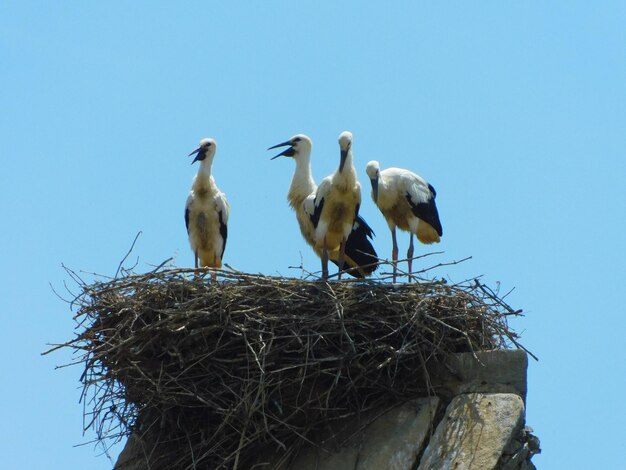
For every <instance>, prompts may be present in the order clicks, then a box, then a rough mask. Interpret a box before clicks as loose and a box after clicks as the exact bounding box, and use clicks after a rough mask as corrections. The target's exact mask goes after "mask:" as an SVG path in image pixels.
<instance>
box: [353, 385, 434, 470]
mask: <svg viewBox="0 0 626 470" xmlns="http://www.w3.org/2000/svg"><path fill="white" fill-rule="evenodd" d="M438 408H439V398H436V397H432V398H423V399H419V400H412V401H410V402H408V403H405V404H404V405H402V406H399V407H397V408H394V409H393V410H391V411H388V412H387V413H385V414H384V415H382V416H381V417H380V418H378V419H377V420H376V421H374V422H373V423H372V424H370V425H369V426H368V427H367V429H366V430H365V436H364V439H363V442H362V445H361V452H360V453H359V458H358V462H357V466H356V470H378V469H387V470H409V469H411V468H414V467H415V464H416V461H417V456H418V454H419V452H420V451H421V449H422V446H423V445H424V441H425V440H426V438H427V437H428V436H429V433H430V430H431V428H432V423H433V419H434V418H435V415H436V413H437V409H438Z"/></svg>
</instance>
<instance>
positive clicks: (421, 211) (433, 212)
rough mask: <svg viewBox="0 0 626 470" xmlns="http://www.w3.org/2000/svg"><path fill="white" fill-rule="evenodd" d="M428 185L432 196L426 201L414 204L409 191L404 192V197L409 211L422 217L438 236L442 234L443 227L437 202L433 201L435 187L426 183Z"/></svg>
mask: <svg viewBox="0 0 626 470" xmlns="http://www.w3.org/2000/svg"><path fill="white" fill-rule="evenodd" d="M428 187H429V188H430V189H431V192H432V193H433V196H432V197H431V198H430V199H429V200H428V202H420V203H419V204H415V203H414V202H413V200H412V199H411V195H410V194H409V193H406V199H407V201H409V205H410V206H411V211H412V212H413V214H414V215H415V217H417V218H419V219H422V220H423V221H424V222H426V223H427V224H429V225H430V226H431V227H432V228H434V229H435V231H436V232H437V233H438V234H439V236H442V235H443V228H442V227H441V221H440V220H439V212H438V211H437V204H436V203H435V194H436V193H435V188H433V187H432V186H431V185H428Z"/></svg>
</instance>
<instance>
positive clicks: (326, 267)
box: [322, 237, 328, 280]
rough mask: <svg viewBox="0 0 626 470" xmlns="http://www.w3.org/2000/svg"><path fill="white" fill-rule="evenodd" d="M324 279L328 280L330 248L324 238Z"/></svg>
mask: <svg viewBox="0 0 626 470" xmlns="http://www.w3.org/2000/svg"><path fill="white" fill-rule="evenodd" d="M322 279H324V280H326V279H328V246H327V245H326V237H324V247H323V248H322Z"/></svg>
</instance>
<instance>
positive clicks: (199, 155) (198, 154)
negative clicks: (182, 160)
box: [187, 147, 204, 165]
mask: <svg viewBox="0 0 626 470" xmlns="http://www.w3.org/2000/svg"><path fill="white" fill-rule="evenodd" d="M203 150H204V149H203V148H202V147H198V148H197V149H195V150H194V151H193V152H191V153H190V154H189V155H187V156H188V157H191V156H192V155H194V154H195V155H196V158H194V159H193V161H192V162H191V164H192V165H193V164H194V163H196V162H197V161H198V160H204V151H203Z"/></svg>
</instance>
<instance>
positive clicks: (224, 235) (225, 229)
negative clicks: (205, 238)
mask: <svg viewBox="0 0 626 470" xmlns="http://www.w3.org/2000/svg"><path fill="white" fill-rule="evenodd" d="M219 216H220V235H221V236H222V240H224V243H223V244H222V253H221V254H220V259H221V258H223V257H224V250H226V239H227V238H228V226H227V225H226V224H225V223H224V220H223V218H222V211H220V212H219Z"/></svg>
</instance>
